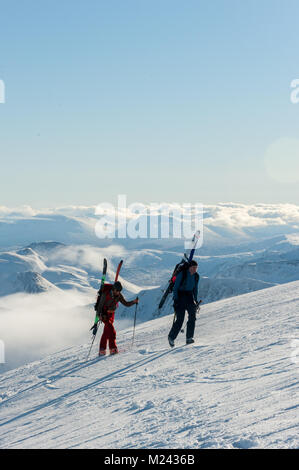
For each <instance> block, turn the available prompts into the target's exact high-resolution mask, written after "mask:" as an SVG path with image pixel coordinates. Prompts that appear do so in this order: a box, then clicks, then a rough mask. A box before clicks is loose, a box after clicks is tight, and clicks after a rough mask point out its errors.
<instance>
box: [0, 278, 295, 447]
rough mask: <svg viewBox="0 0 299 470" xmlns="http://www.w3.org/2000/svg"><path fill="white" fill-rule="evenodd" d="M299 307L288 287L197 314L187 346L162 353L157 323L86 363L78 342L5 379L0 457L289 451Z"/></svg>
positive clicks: (0, 390)
mask: <svg viewBox="0 0 299 470" xmlns="http://www.w3.org/2000/svg"><path fill="white" fill-rule="evenodd" d="M298 299H299V282H298V281H297V282H293V283H289V284H285V285H283V286H276V287H272V288H270V289H264V290H261V291H259V292H255V293H251V294H246V295H242V296H238V297H234V298H233V299H229V300H228V299H226V300H222V301H219V302H214V303H213V304H209V305H205V306H204V308H202V310H201V312H200V315H199V317H198V318H197V322H196V330H195V339H196V342H195V343H194V345H191V346H190V345H189V346H186V345H185V337H184V335H183V334H180V335H179V337H178V338H177V341H176V346H175V348H174V349H170V348H169V345H168V342H167V334H168V331H169V329H170V326H171V323H172V316H165V317H163V318H158V319H154V320H151V321H149V322H145V323H142V324H139V325H138V326H137V328H136V336H135V338H136V343H135V346H134V347H133V348H132V346H131V343H132V328H129V329H126V330H123V331H121V332H120V334H119V336H118V344H119V348H120V351H121V352H120V354H119V355H116V356H112V357H109V356H106V357H104V358H100V359H99V358H97V351H96V348H94V350H93V355H92V357H91V359H90V360H89V361H87V362H86V355H87V352H88V349H89V345H90V343H89V342H86V343H85V344H82V345H80V346H76V347H71V348H68V349H63V350H61V351H59V352H56V353H55V354H52V355H48V356H47V357H46V358H44V359H43V360H41V361H36V362H34V363H31V364H27V365H26V366H23V367H20V368H19V369H18V370H14V371H10V372H7V373H5V374H3V375H2V376H0V416H1V417H0V447H1V448H24V449H30V448H102V449H112V448H117V449H130V448H137V449H138V448H146V449H159V448H160V449H163V448H164V449H165V448H170V449H197V448H230V449H240V448H251V449H254V448H266V449H267V448H277V449H291V448H294V449H295V448H298V446H299V433H298V429H299V414H298V391H299V389H298V373H299V369H298V367H299V361H297V360H296V358H297V356H298V358H299V350H298V346H297V349H295V348H294V344H295V343H294V341H295V339H296V335H297V336H298V328H297V324H298V322H297V317H298V309H299V300H298ZM296 344H297V343H296ZM16 429H17V430H18V432H16Z"/></svg>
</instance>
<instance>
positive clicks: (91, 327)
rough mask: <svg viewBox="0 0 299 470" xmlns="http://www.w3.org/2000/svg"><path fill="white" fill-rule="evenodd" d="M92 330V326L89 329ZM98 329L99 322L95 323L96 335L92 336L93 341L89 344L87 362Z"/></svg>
mask: <svg viewBox="0 0 299 470" xmlns="http://www.w3.org/2000/svg"><path fill="white" fill-rule="evenodd" d="M93 328H94V327H93V326H92V327H91V328H90V329H91V330H92V329H93ZM98 328H99V322H98V323H97V331H96V334H95V335H93V339H92V342H91V345H90V348H89V351H88V356H87V358H86V360H88V358H89V354H90V352H91V348H92V346H93V343H94V340H95V339H96V335H97V332H98Z"/></svg>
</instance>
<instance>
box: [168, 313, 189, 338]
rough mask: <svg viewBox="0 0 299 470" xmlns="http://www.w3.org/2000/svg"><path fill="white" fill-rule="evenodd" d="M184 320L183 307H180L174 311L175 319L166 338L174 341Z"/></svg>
mask: <svg viewBox="0 0 299 470" xmlns="http://www.w3.org/2000/svg"><path fill="white" fill-rule="evenodd" d="M184 318H185V307H184V306H182V305H180V304H179V306H178V307H177V308H176V310H175V319H174V322H173V324H172V327H171V330H170V332H169V334H168V338H170V339H171V340H172V341H174V340H175V339H176V337H177V335H178V334H179V332H180V330H181V328H182V326H183V322H184Z"/></svg>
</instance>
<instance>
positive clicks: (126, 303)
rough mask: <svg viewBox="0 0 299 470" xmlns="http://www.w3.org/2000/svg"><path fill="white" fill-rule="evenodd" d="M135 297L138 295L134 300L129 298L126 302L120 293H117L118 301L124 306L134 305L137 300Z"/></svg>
mask: <svg viewBox="0 0 299 470" xmlns="http://www.w3.org/2000/svg"><path fill="white" fill-rule="evenodd" d="M137 299H138V297H137V298H136V299H135V300H130V302H128V301H127V300H126V299H125V298H124V296H123V295H122V294H120V295H119V301H120V303H121V304H123V305H124V306H125V307H132V305H135V304H136V303H137V302H138V301H137Z"/></svg>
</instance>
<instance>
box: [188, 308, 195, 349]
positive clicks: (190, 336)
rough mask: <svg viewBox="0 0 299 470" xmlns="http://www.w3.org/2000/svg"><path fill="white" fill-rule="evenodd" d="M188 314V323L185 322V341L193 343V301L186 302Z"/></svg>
mask: <svg viewBox="0 0 299 470" xmlns="http://www.w3.org/2000/svg"><path fill="white" fill-rule="evenodd" d="M187 312H188V321H187V331H186V341H187V342H193V341H191V340H193V336H194V330H195V321H196V305H194V302H193V300H192V301H190V302H188V305H187Z"/></svg>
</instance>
